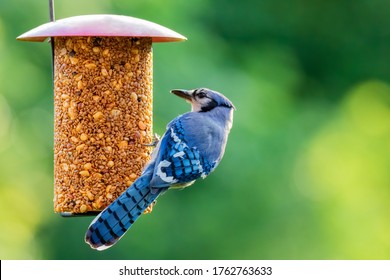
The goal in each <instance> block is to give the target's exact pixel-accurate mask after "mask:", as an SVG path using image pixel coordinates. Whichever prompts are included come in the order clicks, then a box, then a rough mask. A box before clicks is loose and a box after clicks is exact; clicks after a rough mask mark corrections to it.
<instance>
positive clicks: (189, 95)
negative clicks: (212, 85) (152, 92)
mask: <svg viewBox="0 0 390 280" xmlns="http://www.w3.org/2000/svg"><path fill="white" fill-rule="evenodd" d="M171 92H172V93H173V94H175V95H177V96H179V97H182V98H184V99H185V100H186V101H187V102H189V103H191V105H192V111H193V112H207V111H210V110H212V109H214V108H216V107H219V106H222V107H227V108H231V109H235V108H234V105H233V103H232V102H231V101H230V100H229V99H227V98H226V97H225V96H224V95H223V94H221V93H219V92H216V91H214V90H211V89H207V88H197V89H191V90H184V89H174V90H171Z"/></svg>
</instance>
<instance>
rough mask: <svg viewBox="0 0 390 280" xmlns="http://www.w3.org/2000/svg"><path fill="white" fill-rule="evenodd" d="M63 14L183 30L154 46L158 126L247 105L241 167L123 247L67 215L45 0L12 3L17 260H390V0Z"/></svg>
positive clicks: (136, 0)
mask: <svg viewBox="0 0 390 280" xmlns="http://www.w3.org/2000/svg"><path fill="white" fill-rule="evenodd" d="M55 6H56V17H57V18H64V17H69V16H74V15H81V14H94V13H112V14H123V15H129V16H135V17H139V18H143V19H147V20H150V21H154V22H157V23H159V24H161V25H164V26H167V27H169V28H172V29H173V30H175V31H177V32H179V33H182V34H183V35H185V36H187V37H188V39H189V40H188V41H187V42H184V43H164V44H155V45H154V94H155V100H154V110H155V111H154V122H155V123H154V127H155V131H156V132H157V133H159V134H162V133H163V132H164V128H165V125H166V124H167V123H168V122H169V121H170V120H171V119H172V118H174V117H176V116H177V115H178V114H181V113H183V112H185V111H187V110H188V109H189V106H188V104H186V103H185V102H183V101H182V100H180V99H178V98H176V97H175V96H173V95H171V94H169V90H170V89H172V88H195V87H200V86H205V87H209V88H212V89H215V90H218V91H220V92H222V93H224V94H225V95H226V96H228V97H229V98H230V99H231V100H232V101H233V103H234V104H235V105H236V107H237V111H236V112H235V122H234V126H233V129H232V131H231V135H230V139H229V143H228V146H227V150H226V154H225V158H224V160H223V161H222V163H221V164H220V166H219V168H218V169H217V170H216V171H215V172H214V173H213V174H212V175H211V176H209V177H208V178H207V179H206V180H204V181H203V180H202V181H199V182H197V183H196V184H195V185H194V186H193V187H191V188H189V189H186V190H183V191H171V192H168V193H167V194H165V195H164V196H163V197H161V198H160V199H159V203H158V204H157V206H156V208H155V210H154V212H153V213H152V214H151V215H146V216H143V217H141V219H140V220H138V222H137V223H136V224H135V226H134V227H133V228H132V229H131V231H130V232H128V233H127V234H126V236H125V237H124V238H123V239H122V240H121V241H120V242H119V243H118V245H117V246H115V247H113V248H111V249H110V250H108V251H104V252H96V251H93V250H91V249H90V248H89V246H87V245H86V244H85V243H84V241H83V238H84V234H85V230H86V228H87V226H88V225H89V223H90V221H91V220H92V218H91V217H83V218H67V219H65V218H62V217H60V216H59V215H58V214H54V213H53V206H52V199H53V151H52V149H53V93H52V84H51V57H50V45H49V44H48V43H26V42H18V41H16V40H15V38H16V37H17V36H18V35H20V34H22V33H24V32H25V31H27V30H30V29H32V28H33V27H36V26H38V25H40V24H42V23H45V22H47V21H48V3H47V1H44V0H39V1H37V0H25V1H5V0H1V1H0V258H1V259H122V258H123V259H389V258H390V84H389V83H390V63H389V55H390V28H389V26H390V2H389V1H387V0H359V1H356V0H339V1H329V0H328V1H324V0H290V1H274V0H261V1H257V0H240V1H227V0H196V1H181V0H164V1H160V0H132V1H125V0H115V1H114V0H112V1H108V0H105V1H98V0H94V1H79V0H67V1H65V0H57V1H56V3H55Z"/></svg>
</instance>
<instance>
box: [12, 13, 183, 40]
mask: <svg viewBox="0 0 390 280" xmlns="http://www.w3.org/2000/svg"><path fill="white" fill-rule="evenodd" d="M70 36H101V37H105V36H107V37H151V38H152V41H153V42H177V41H184V40H187V38H186V37H184V36H183V35H181V34H179V33H177V32H175V31H173V30H171V29H168V28H166V27H164V26H161V25H159V24H156V23H153V22H150V21H147V20H143V19H138V18H134V17H129V16H120V15H108V14H101V15H83V16H74V17H69V18H64V19H60V20H57V21H53V22H48V23H45V24H42V25H40V26H38V27H36V28H34V29H32V30H30V31H27V32H26V33H24V34H22V35H20V36H19V37H17V39H18V40H21V41H32V42H43V41H45V40H46V38H48V37H70Z"/></svg>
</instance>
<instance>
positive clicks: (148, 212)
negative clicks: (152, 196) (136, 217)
mask: <svg viewBox="0 0 390 280" xmlns="http://www.w3.org/2000/svg"><path fill="white" fill-rule="evenodd" d="M156 203H157V200H155V201H153V202H152V203H151V204H150V205H149V206H148V207H146V209H145V210H144V214H150V213H152V211H153V207H154V205H156Z"/></svg>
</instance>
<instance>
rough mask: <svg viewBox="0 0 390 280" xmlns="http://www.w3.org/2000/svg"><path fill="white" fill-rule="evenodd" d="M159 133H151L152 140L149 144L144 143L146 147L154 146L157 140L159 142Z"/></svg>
mask: <svg viewBox="0 0 390 280" xmlns="http://www.w3.org/2000/svg"><path fill="white" fill-rule="evenodd" d="M160 138H161V137H160V135H158V134H157V133H153V142H152V143H150V144H144V146H148V147H154V148H155V147H156V146H157V144H158V142H160Z"/></svg>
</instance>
